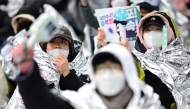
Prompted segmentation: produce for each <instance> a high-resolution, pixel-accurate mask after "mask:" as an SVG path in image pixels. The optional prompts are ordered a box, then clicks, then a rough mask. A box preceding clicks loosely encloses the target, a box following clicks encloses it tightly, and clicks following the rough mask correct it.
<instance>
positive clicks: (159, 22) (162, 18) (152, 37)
mask: <svg viewBox="0 0 190 109" xmlns="http://www.w3.org/2000/svg"><path fill="white" fill-rule="evenodd" d="M163 25H166V26H167V27H168V44H169V43H170V42H172V41H173V40H174V39H175V38H176V37H178V36H179V32H178V29H177V26H176V24H175V23H174V21H173V20H172V18H171V17H170V16H169V15H168V14H167V13H165V12H159V11H153V12H152V13H150V14H148V15H146V16H145V17H143V18H142V19H141V20H140V23H139V25H138V26H137V34H138V37H139V39H140V42H141V43H142V44H143V45H144V47H145V48H146V49H149V48H151V47H160V46H161V36H162V28H163ZM151 28H153V29H151Z"/></svg>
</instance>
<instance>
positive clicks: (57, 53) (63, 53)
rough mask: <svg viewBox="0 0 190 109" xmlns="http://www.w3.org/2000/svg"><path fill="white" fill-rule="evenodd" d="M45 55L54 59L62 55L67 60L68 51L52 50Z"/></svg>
mask: <svg viewBox="0 0 190 109" xmlns="http://www.w3.org/2000/svg"><path fill="white" fill-rule="evenodd" d="M47 53H48V54H49V55H51V56H53V57H54V58H56V57H57V56H58V55H59V54H62V55H64V56H65V57H66V58H67V57H68V55H69V50H62V49H54V50H49V51H47Z"/></svg>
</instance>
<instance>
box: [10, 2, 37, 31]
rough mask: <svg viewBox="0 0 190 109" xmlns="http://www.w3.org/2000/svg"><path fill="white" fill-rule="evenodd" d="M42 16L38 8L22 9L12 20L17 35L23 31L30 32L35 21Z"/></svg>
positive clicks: (24, 7) (28, 6)
mask: <svg viewBox="0 0 190 109" xmlns="http://www.w3.org/2000/svg"><path fill="white" fill-rule="evenodd" d="M39 15H40V13H39V10H38V7H36V6H32V5H31V6H30V5H26V6H23V7H22V8H20V10H19V11H18V12H17V14H16V15H15V17H14V18H13V19H12V27H13V29H14V32H15V34H16V33H18V32H19V31H21V30H22V29H26V31H28V30H29V27H30V26H31V24H32V23H33V22H34V21H35V19H36V18H38V16H39Z"/></svg>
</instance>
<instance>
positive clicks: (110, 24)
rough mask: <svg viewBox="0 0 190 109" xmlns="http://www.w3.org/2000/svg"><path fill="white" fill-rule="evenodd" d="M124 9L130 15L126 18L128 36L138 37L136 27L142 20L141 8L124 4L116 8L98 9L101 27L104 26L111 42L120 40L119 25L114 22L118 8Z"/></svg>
mask: <svg viewBox="0 0 190 109" xmlns="http://www.w3.org/2000/svg"><path fill="white" fill-rule="evenodd" d="M120 8H121V9H124V10H126V11H127V13H128V16H127V18H126V37H127V38H128V39H129V40H135V39H136V33H135V31H136V27H137V25H138V23H139V21H140V18H141V17H140V9H139V7H138V6H124V7H115V8H105V9H96V10H95V12H96V14H95V15H96V17H97V19H98V22H99V25H100V27H102V28H103V30H104V32H105V34H106V39H105V41H107V42H108V41H109V42H118V37H119V26H118V25H116V23H114V20H115V18H114V12H115V11H116V10H118V9H120Z"/></svg>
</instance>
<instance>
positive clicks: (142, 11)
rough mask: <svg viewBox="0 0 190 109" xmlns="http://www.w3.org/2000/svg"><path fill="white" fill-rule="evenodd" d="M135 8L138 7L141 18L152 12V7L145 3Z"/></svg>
mask: <svg viewBox="0 0 190 109" xmlns="http://www.w3.org/2000/svg"><path fill="white" fill-rule="evenodd" d="M137 6H139V7H140V14H141V18H142V17H144V16H145V15H147V14H148V13H150V12H152V11H154V7H153V6H152V5H151V4H149V3H147V2H141V3H138V4H137Z"/></svg>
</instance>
